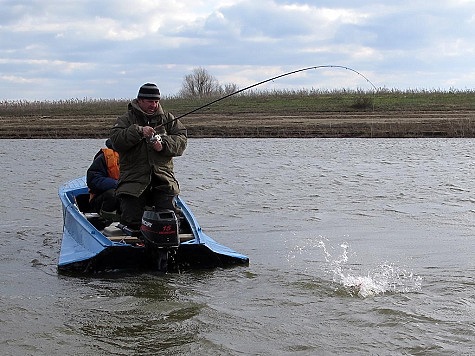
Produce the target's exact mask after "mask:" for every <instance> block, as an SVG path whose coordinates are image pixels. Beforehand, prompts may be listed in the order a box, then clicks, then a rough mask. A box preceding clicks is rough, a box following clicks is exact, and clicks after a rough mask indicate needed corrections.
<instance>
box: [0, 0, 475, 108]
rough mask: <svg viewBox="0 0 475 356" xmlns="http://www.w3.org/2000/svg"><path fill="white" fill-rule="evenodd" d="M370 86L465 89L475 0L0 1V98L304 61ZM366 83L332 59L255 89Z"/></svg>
mask: <svg viewBox="0 0 475 356" xmlns="http://www.w3.org/2000/svg"><path fill="white" fill-rule="evenodd" d="M322 65H337V66H345V67H349V68H352V69H354V70H356V71H358V72H360V73H362V74H363V75H364V76H366V77H367V78H368V79H369V80H370V81H371V82H372V83H374V85H375V86H376V87H378V88H379V87H381V88H388V89H401V90H406V89H428V90H433V89H440V90H449V89H451V88H453V89H460V90H465V89H470V90H471V89H473V88H474V87H475V0H440V1H439V0H430V1H429V0H392V1H387V0H380V1H377V0H358V1H355V0H314V1H303V0H203V1H201V0H177V1H174V0H166V1H165V0H164V1H162V0H134V1H125V0H105V1H97V0H94V1H92V0H84V1H79V0H0V100H61V99H70V98H80V99H82V98H98V99H113V98H117V99H122V98H126V99H129V98H133V97H135V96H136V94H137V90H138V87H140V85H141V84H143V83H145V82H155V83H157V85H158V86H159V88H160V90H161V91H162V93H163V94H164V95H173V94H176V93H177V92H178V91H179V90H180V88H181V86H182V82H183V77H184V76H185V75H186V74H189V73H191V71H192V70H193V69H194V68H197V67H203V68H205V69H206V70H207V71H208V72H209V73H210V74H211V75H213V76H214V77H216V78H217V79H218V81H219V82H220V83H221V84H226V83H234V84H237V85H238V87H240V88H242V87H245V86H248V85H251V84H253V83H256V82H259V81H262V80H265V79H267V78H270V77H273V76H277V75H279V74H282V73H285V72H289V71H293V70H297V69H300V68H306V67H311V66H322ZM303 88H308V89H310V88H315V89H322V90H327V89H335V88H336V89H339V88H349V89H368V90H371V86H370V85H369V83H368V82H366V81H365V80H364V78H362V77H361V76H359V75H357V74H356V73H354V72H352V71H349V70H345V69H341V68H322V69H317V70H309V71H305V72H300V73H299V74H297V75H292V76H287V77H284V78H282V79H279V80H276V81H273V82H270V83H268V84H266V85H264V86H262V88H260V89H303Z"/></svg>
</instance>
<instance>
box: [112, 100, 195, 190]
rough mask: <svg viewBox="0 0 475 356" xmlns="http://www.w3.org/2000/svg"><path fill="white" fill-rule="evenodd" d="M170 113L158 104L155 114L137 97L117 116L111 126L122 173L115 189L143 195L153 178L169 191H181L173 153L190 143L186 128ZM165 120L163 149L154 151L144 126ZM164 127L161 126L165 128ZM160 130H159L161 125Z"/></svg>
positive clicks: (178, 153) (158, 184) (156, 185)
mask: <svg viewBox="0 0 475 356" xmlns="http://www.w3.org/2000/svg"><path fill="white" fill-rule="evenodd" d="M172 120H174V116H173V115H172V114H170V113H168V114H165V113H164V111H163V109H162V107H161V106H159V108H158V110H157V112H156V113H155V114H153V115H147V114H145V113H144V112H143V111H142V110H141V109H140V107H139V106H138V103H137V100H136V99H134V100H133V101H132V102H131V103H129V105H128V111H127V113H125V114H124V115H122V116H119V117H118V118H117V121H116V122H115V124H114V126H113V127H112V129H111V137H110V139H111V141H112V146H113V147H114V150H116V151H117V152H119V164H120V176H119V181H118V184H117V189H116V193H117V194H118V195H120V194H130V195H133V196H136V197H138V196H140V195H141V194H142V193H143V192H144V190H145V189H146V188H147V186H148V185H149V184H150V183H151V181H152V175H153V176H154V180H153V182H154V186H155V187H157V188H158V189H160V190H162V191H163V192H164V193H166V194H172V195H177V194H179V192H180V188H179V185H178V181H177V180H176V179H175V175H174V171H173V159H172V158H173V157H176V156H181V155H182V154H183V152H184V151H185V148H186V144H187V132H186V128H185V127H184V126H183V124H182V123H181V122H179V121H178V120H175V121H172ZM163 123H165V125H164V127H163V128H165V131H166V133H165V134H162V135H161V136H162V142H163V150H162V151H160V152H157V151H155V150H154V149H153V148H152V146H151V144H150V143H149V142H147V139H145V138H144V137H142V134H141V128H140V127H143V126H151V127H154V128H155V127H156V126H158V125H160V124H163ZM163 128H162V129H163ZM157 131H159V132H160V130H159V129H157Z"/></svg>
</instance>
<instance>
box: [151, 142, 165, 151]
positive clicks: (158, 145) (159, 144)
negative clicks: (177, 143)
mask: <svg viewBox="0 0 475 356" xmlns="http://www.w3.org/2000/svg"><path fill="white" fill-rule="evenodd" d="M152 148H153V149H154V150H155V151H157V152H160V151H161V150H163V144H162V140H158V141H155V143H154V144H153V145H152Z"/></svg>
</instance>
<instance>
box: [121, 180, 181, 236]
mask: <svg viewBox="0 0 475 356" xmlns="http://www.w3.org/2000/svg"><path fill="white" fill-rule="evenodd" d="M175 197H176V196H175V195H172V194H169V193H166V192H164V191H162V190H159V189H156V188H153V187H148V188H147V189H146V190H145V191H144V192H143V193H142V194H141V195H140V196H139V197H136V196H133V195H129V194H121V195H120V196H119V198H120V210H121V216H120V223H121V224H123V225H126V226H128V227H130V228H132V229H134V230H138V229H139V228H140V225H142V215H143V212H144V210H145V209H146V208H149V209H154V210H161V209H169V210H174V211H175V203H174V201H175Z"/></svg>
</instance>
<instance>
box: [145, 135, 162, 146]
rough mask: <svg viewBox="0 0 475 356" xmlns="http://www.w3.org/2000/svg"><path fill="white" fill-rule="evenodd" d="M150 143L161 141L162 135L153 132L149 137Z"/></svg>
mask: <svg viewBox="0 0 475 356" xmlns="http://www.w3.org/2000/svg"><path fill="white" fill-rule="evenodd" d="M148 142H150V143H151V144H152V145H153V144H155V143H156V142H160V143H162V136H161V135H160V134H157V133H156V134H155V135H153V136H152V137H150V139H149V141H148Z"/></svg>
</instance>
